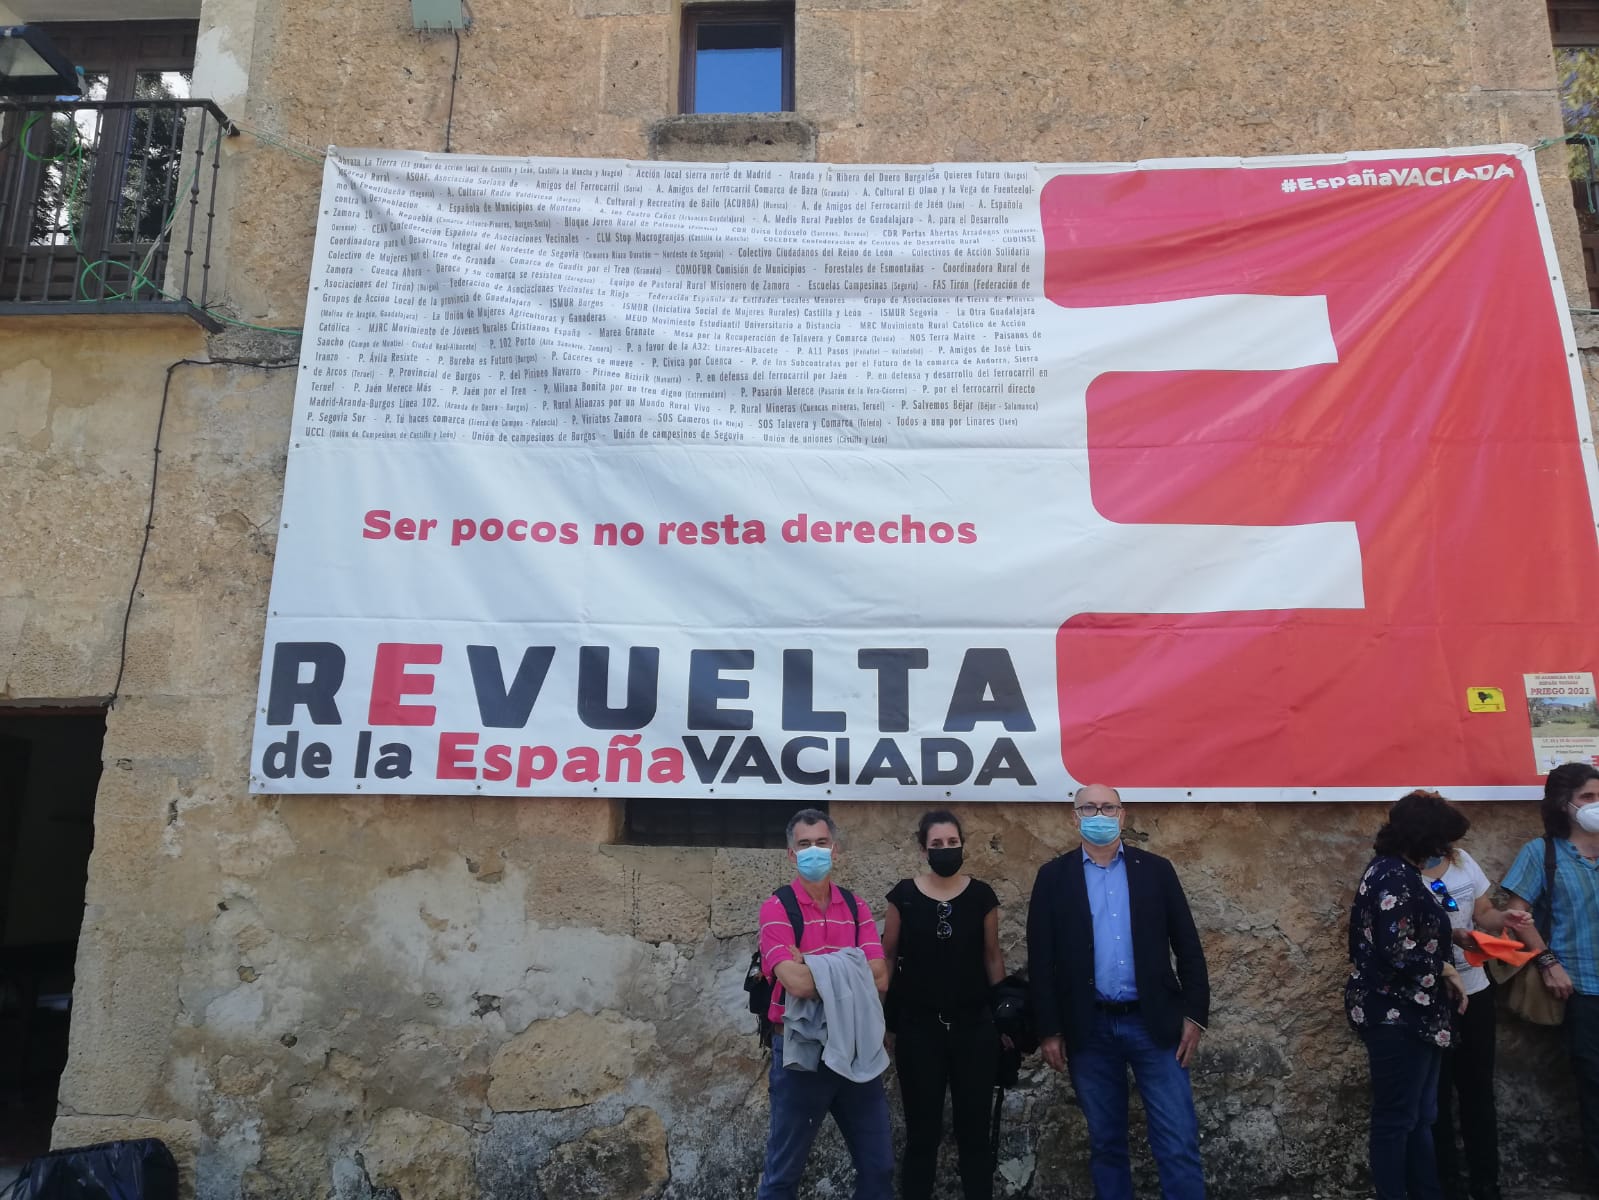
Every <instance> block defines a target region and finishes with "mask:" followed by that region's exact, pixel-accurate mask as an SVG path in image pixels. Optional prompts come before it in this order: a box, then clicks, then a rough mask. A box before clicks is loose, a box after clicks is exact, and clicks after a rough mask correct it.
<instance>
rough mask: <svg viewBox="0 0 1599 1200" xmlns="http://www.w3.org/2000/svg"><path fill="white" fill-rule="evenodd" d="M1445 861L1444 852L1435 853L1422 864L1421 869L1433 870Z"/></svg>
mask: <svg viewBox="0 0 1599 1200" xmlns="http://www.w3.org/2000/svg"><path fill="white" fill-rule="evenodd" d="M1443 861H1444V856H1443V855H1442V854H1434V855H1433V856H1432V857H1431V858H1429V859H1428V860H1427V861H1426V862H1424V863H1422V864H1421V869H1422V870H1423V871H1431V870H1432V869H1433V868H1434V867H1440V866H1442V865H1443Z"/></svg>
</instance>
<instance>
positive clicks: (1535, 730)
mask: <svg viewBox="0 0 1599 1200" xmlns="http://www.w3.org/2000/svg"><path fill="white" fill-rule="evenodd" d="M1524 678H1525V679H1526V681H1527V715H1528V717H1529V718H1530V719H1531V721H1532V752H1533V755H1534V757H1535V758H1536V760H1537V766H1538V771H1539V772H1540V773H1543V772H1546V771H1551V770H1553V769H1554V768H1555V767H1558V766H1559V765H1560V764H1561V763H1567V762H1585V763H1591V764H1593V765H1595V766H1599V701H1596V698H1595V696H1594V690H1593V673H1592V672H1591V671H1565V672H1557V673H1553V674H1539V675H1527V676H1525V677H1524Z"/></svg>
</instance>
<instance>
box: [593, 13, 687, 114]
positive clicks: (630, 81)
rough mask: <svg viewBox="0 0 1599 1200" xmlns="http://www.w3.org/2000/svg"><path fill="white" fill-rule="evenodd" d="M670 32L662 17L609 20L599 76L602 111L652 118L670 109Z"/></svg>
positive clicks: (671, 107) (671, 105)
mask: <svg viewBox="0 0 1599 1200" xmlns="http://www.w3.org/2000/svg"><path fill="white" fill-rule="evenodd" d="M671 34H672V31H671V27H670V24H669V22H668V21H667V20H666V19H665V18H658V17H648V18H643V19H640V20H630V21H620V20H618V21H612V22H609V23H608V25H607V27H606V30H605V58H604V63H603V66H602V69H601V79H600V86H601V88H602V89H603V92H602V94H601V107H602V108H603V109H604V111H605V112H608V113H611V114H613V115H615V116H619V117H644V118H651V117H659V116H661V115H663V114H665V113H669V112H671V111H672V109H673V108H674V107H675V106H674V104H673V103H672V97H671V94H670V89H671V78H672V69H671V67H672V64H671V47H672V44H673V39H672V36H671Z"/></svg>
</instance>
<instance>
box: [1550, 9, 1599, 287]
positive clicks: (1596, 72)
mask: <svg viewBox="0 0 1599 1200" xmlns="http://www.w3.org/2000/svg"><path fill="white" fill-rule="evenodd" d="M1549 31H1550V35H1551V36H1552V37H1553V39H1554V44H1555V82H1556V83H1557V84H1559V86H1560V115H1561V117H1562V118H1563V120H1564V122H1565V130H1566V132H1567V133H1568V134H1570V133H1586V134H1594V135H1599V0H1550V4H1549ZM1567 150H1568V155H1567V160H1566V173H1567V175H1569V176H1570V178H1571V197H1572V202H1573V203H1574V204H1575V205H1576V209H1577V226H1578V228H1579V229H1580V230H1581V231H1582V263H1583V267H1584V269H1585V271H1586V273H1587V276H1588V306H1589V307H1590V308H1599V213H1594V212H1591V211H1590V207H1591V194H1592V193H1591V191H1590V183H1589V172H1590V168H1591V167H1592V165H1593V164H1592V163H1591V162H1590V158H1589V154H1588V149H1587V147H1585V146H1581V145H1573V146H1570V147H1568V148H1567Z"/></svg>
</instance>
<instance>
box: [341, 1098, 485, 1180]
mask: <svg viewBox="0 0 1599 1200" xmlns="http://www.w3.org/2000/svg"><path fill="white" fill-rule="evenodd" d="M361 1158H362V1160H363V1161H364V1162H365V1163H366V1170H367V1174H368V1176H370V1178H371V1180H372V1183H373V1185H374V1186H376V1187H380V1188H394V1189H395V1190H396V1191H397V1192H398V1193H399V1194H400V1195H402V1196H460V1197H467V1196H472V1195H475V1194H476V1191H477V1184H476V1180H475V1178H474V1173H473V1164H472V1135H471V1133H470V1132H469V1131H468V1130H466V1129H464V1128H462V1127H461V1126H459V1125H451V1124H450V1123H449V1122H447V1121H440V1120H438V1119H437V1118H436V1117H429V1116H426V1115H424V1114H422V1113H419V1112H411V1111H410V1110H408V1109H403V1108H390V1109H385V1110H384V1111H383V1112H381V1113H379V1114H378V1118H377V1120H376V1121H374V1122H373V1123H372V1127H371V1129H370V1130H369V1131H368V1132H367V1135H366V1137H365V1138H364V1139H363V1140H362V1143H361Z"/></svg>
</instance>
